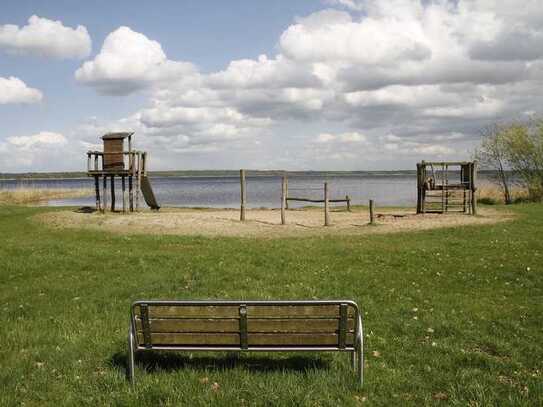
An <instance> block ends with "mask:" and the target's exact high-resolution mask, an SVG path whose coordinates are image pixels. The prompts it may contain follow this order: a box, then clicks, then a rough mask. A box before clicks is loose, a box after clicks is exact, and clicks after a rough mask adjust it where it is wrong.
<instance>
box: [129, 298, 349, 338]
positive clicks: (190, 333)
mask: <svg viewBox="0 0 543 407" xmlns="http://www.w3.org/2000/svg"><path fill="white" fill-rule="evenodd" d="M133 318H134V329H135V333H136V339H137V343H138V344H139V346H143V347H146V348H151V347H160V346H167V347H180V348H182V347H190V346H197V347H205V346H210V347H216V346H221V347H222V346H224V347H232V348H238V349H247V348H248V347H274V346H277V347H281V346H286V347H312V346H314V347H337V348H338V349H345V348H346V347H352V346H353V344H354V337H355V333H356V332H355V331H356V318H357V310H356V308H355V307H354V306H353V305H352V304H350V303H341V302H338V303H333V304H330V303H325V304H311V303H309V304H308V303H303V304H296V303H286V304H277V303H271V304H266V303H258V304H254V303H250V302H249V303H248V304H245V303H243V302H240V303H238V304H232V302H229V303H228V304H208V303H204V304H194V303H189V304H183V303H179V304H171V303H166V304H163V303H159V304H156V303H152V302H149V303H141V304H139V303H137V304H136V306H135V308H134V315H133Z"/></svg>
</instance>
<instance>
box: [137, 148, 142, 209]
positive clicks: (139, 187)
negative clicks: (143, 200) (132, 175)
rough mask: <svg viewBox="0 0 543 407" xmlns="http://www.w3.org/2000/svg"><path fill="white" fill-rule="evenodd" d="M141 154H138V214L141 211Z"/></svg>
mask: <svg viewBox="0 0 543 407" xmlns="http://www.w3.org/2000/svg"><path fill="white" fill-rule="evenodd" d="M140 190H141V153H139V152H138V153H136V212H138V211H139V210H140Z"/></svg>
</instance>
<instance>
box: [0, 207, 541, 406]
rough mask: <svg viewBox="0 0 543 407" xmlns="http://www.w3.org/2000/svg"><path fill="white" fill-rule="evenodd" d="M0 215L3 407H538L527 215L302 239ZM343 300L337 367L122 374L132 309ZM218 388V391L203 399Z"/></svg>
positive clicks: (265, 363)
mask: <svg viewBox="0 0 543 407" xmlns="http://www.w3.org/2000/svg"><path fill="white" fill-rule="evenodd" d="M46 210H51V209H46V208H24V207H5V206H4V207H1V206H0V231H1V244H0V282H1V285H0V286H1V290H0V310H1V313H0V327H1V328H2V330H1V332H2V334H1V338H2V340H1V346H0V367H1V368H0V386H1V387H0V388H1V390H2V391H1V392H0V404H1V405H7V406H10V405H22V404H23V403H24V405H27V406H28V405H30V406H32V405H44V404H51V405H93V406H95V405H119V406H121V405H122V406H125V405H138V406H141V405H152V406H156V405H176V406H177V405H186V406H199V405H210V404H216V405H224V406H232V405H247V406H249V405H287V406H288V405H290V406H298V405H307V406H342V405H346V406H348V405H359V404H363V405H417V406H418V405H425V404H457V405H480V406H486V405H500V406H502V405H515V406H516V405H531V406H532V405H542V404H543V362H542V361H543V239H542V237H543V206H541V205H519V206H515V207H514V208H512V209H511V210H514V212H515V213H517V215H518V218H517V220H515V221H513V222H508V223H502V224H496V225H492V226H471V227H462V228H456V229H441V230H433V231H425V232H417V233H404V234H394V235H391V234H389V235H369V236H361V237H356V236H348V237H340V238H338V237H312V238H303V239H281V240H270V239H262V240H255V239H237V238H194V237H176V236H164V237H160V236H134V235H132V236H122V235H113V234H102V233H98V232H91V231H78V230H52V229H48V228H46V227H44V226H42V225H39V224H37V223H34V222H33V221H32V220H31V217H32V216H33V215H34V214H36V213H38V212H41V211H46ZM139 298H145V299H148V298H160V299H337V298H347V299H354V300H355V301H357V302H358V304H359V305H360V306H361V308H362V309H363V313H364V323H365V333H366V335H365V338H364V339H365V353H366V355H367V365H366V371H365V373H366V376H365V385H364V387H363V389H361V390H360V389H358V388H357V387H356V385H355V375H354V373H353V371H351V369H350V366H349V360H348V355H347V354H338V353H329V354H327V353H321V354H318V353H315V354H312V353H309V354H306V353H290V354H289V353H286V354H283V353H279V354H259V353H246V354H242V355H241V357H240V358H239V359H237V360H236V359H235V358H233V357H231V356H229V355H227V354H224V353H193V354H189V353H179V354H175V353H167V354H151V355H149V354H148V355H144V356H145V357H140V358H139V359H138V361H137V370H136V381H137V386H136V388H135V389H132V388H131V387H130V385H129V384H128V382H127V381H126V378H125V363H126V362H125V359H126V351H127V346H126V332H127V328H128V319H129V306H130V303H131V302H132V301H133V300H135V299H139ZM214 383H217V384H218V385H214Z"/></svg>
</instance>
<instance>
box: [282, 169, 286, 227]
mask: <svg viewBox="0 0 543 407" xmlns="http://www.w3.org/2000/svg"><path fill="white" fill-rule="evenodd" d="M286 205H287V177H286V176H284V175H283V177H282V178H281V225H286V223H287V220H286V218H285V209H286Z"/></svg>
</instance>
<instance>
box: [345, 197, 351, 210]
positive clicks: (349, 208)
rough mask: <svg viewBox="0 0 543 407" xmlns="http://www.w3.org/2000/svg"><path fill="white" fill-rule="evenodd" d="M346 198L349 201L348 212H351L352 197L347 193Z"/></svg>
mask: <svg viewBox="0 0 543 407" xmlns="http://www.w3.org/2000/svg"><path fill="white" fill-rule="evenodd" d="M345 200H346V201H347V212H351V198H349V195H345Z"/></svg>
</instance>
